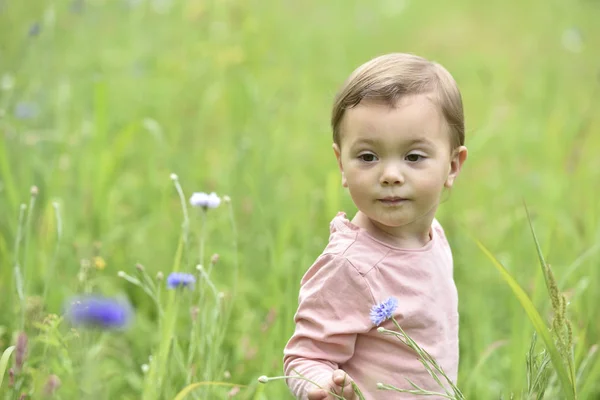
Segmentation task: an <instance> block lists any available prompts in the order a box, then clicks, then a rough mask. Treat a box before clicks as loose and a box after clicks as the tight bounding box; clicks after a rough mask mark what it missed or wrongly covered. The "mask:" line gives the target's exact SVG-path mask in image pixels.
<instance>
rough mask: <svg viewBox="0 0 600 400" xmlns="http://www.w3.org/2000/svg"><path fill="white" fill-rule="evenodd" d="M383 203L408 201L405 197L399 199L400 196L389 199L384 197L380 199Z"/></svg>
mask: <svg viewBox="0 0 600 400" xmlns="http://www.w3.org/2000/svg"><path fill="white" fill-rule="evenodd" d="M379 200H381V201H392V202H393V201H402V200H406V199H405V198H404V197H399V196H388V197H384V198H383V199H379Z"/></svg>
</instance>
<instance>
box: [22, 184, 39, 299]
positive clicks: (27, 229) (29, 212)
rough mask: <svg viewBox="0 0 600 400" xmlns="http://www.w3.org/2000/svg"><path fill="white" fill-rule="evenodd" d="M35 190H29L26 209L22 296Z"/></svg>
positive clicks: (25, 292) (25, 287)
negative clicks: (29, 194)
mask: <svg viewBox="0 0 600 400" xmlns="http://www.w3.org/2000/svg"><path fill="white" fill-rule="evenodd" d="M37 190H38V189H37V188H36V187H35V186H34V187H32V188H31V196H30V197H29V208H28V209H27V219H26V222H25V240H24V243H25V248H24V249H23V270H22V273H23V278H24V279H25V281H24V282H23V292H24V295H26V294H27V270H28V268H27V264H28V262H27V260H28V258H29V242H30V241H31V239H30V237H31V220H32V219H33V209H34V207H35V199H36V197H37Z"/></svg>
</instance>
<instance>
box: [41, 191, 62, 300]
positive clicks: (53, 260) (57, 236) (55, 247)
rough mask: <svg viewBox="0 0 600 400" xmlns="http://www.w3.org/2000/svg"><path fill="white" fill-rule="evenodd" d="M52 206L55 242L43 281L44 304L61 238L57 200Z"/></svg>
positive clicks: (60, 219) (60, 222) (60, 220)
mask: <svg viewBox="0 0 600 400" xmlns="http://www.w3.org/2000/svg"><path fill="white" fill-rule="evenodd" d="M52 208H54V215H55V216H56V244H55V246H54V254H53V255H52V259H51V260H50V268H49V269H48V276H47V277H46V282H44V295H43V299H44V304H46V298H47V296H48V288H49V287H50V284H49V283H50V279H51V278H53V277H54V270H55V269H56V260H57V259H58V250H59V248H60V243H61V239H62V218H61V215H60V206H59V204H58V203H57V202H54V203H52Z"/></svg>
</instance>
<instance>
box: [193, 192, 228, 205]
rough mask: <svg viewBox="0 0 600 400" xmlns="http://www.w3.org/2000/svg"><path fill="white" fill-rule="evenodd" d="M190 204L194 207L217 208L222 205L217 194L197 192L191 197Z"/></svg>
mask: <svg viewBox="0 0 600 400" xmlns="http://www.w3.org/2000/svg"><path fill="white" fill-rule="evenodd" d="M190 204H191V205H192V206H194V207H205V208H217V207H219V205H220V204H221V198H220V197H219V196H217V194H216V193H215V192H212V193H211V194H206V193H204V192H196V193H194V194H193V195H192V197H190Z"/></svg>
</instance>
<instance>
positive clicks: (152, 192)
mask: <svg viewBox="0 0 600 400" xmlns="http://www.w3.org/2000/svg"><path fill="white" fill-rule="evenodd" d="M599 20H600V2H598V1H593V0H579V1H576V0H569V1H567V0H553V1H539V0H531V1H526V2H520V1H495V0H494V1H487V2H482V1H473V0H459V1H453V2H441V1H414V0H413V1H401V0H395V1H392V0H385V1H341V0H331V1H325V2H323V1H313V0H303V1H287V0H282V1H258V0H249V1H234V0H204V1H199V0H198V1H195V0H179V1H174V0H129V1H117V0H113V1H102V0H96V1H91V0H90V1H66V0H65V1H61V0H56V1H41V0H27V1H16V0H0V79H1V82H0V210H1V212H0V305H1V306H2V310H3V312H2V313H1V314H0V351H1V350H2V349H4V348H5V347H6V346H8V345H9V344H11V343H12V336H11V335H12V334H13V332H14V331H15V330H16V329H17V326H16V322H15V321H16V320H17V315H18V304H17V303H18V302H17V300H16V299H17V298H16V291H15V288H14V277H13V268H12V266H13V263H14V260H15V254H14V251H13V246H14V241H15V237H16V233H17V221H18V215H19V207H20V204H21V203H25V204H28V203H29V201H30V195H29V192H30V188H31V186H33V185H35V186H37V187H38V189H39V195H38V197H37V199H36V206H35V209H34V213H33V215H32V227H33V228H32V234H31V238H30V242H31V243H30V245H28V246H27V248H26V249H25V250H24V252H25V254H24V255H22V257H26V265H25V281H26V285H27V288H28V294H29V295H30V296H35V294H36V293H38V294H39V293H41V291H42V289H43V287H44V285H45V284H47V285H49V286H50V288H51V289H50V294H49V297H48V299H47V302H46V303H45V304H42V305H40V306H39V307H41V308H42V312H43V313H60V307H61V305H62V302H63V301H64V298H65V297H66V296H69V295H71V294H73V293H74V292H76V290H77V289H76V288H77V286H78V283H77V282H78V281H77V279H78V277H77V275H78V272H79V270H80V266H81V264H82V260H93V257H96V256H100V257H102V258H103V259H104V260H105V261H106V267H105V268H104V269H103V270H101V271H97V274H96V276H95V284H96V287H97V288H98V290H100V291H102V292H104V293H107V294H115V293H126V294H127V296H128V297H129V298H130V300H131V301H132V302H133V303H134V305H135V307H136V309H137V311H138V315H137V318H136V324H135V326H134V327H133V329H132V331H131V332H129V333H128V334H127V336H126V338H125V339H124V341H125V342H124V343H126V347H127V348H128V349H129V350H128V351H126V352H123V353H121V354H122V355H121V357H122V358H126V359H127V361H123V362H121V363H118V365H117V366H116V367H114V368H121V369H122V370H123V371H127V373H130V374H134V375H136V376H140V377H141V376H142V371H141V370H139V366H140V365H141V364H143V363H144V362H145V360H147V357H148V353H149V351H151V346H152V345H153V342H152V339H151V338H152V333H153V332H154V329H155V328H154V326H155V324H156V322H155V321H156V316H155V315H154V314H153V312H152V311H151V304H150V302H149V300H148V299H147V297H145V295H144V293H142V292H141V291H140V290H137V288H134V287H132V286H131V285H128V284H127V283H126V282H124V281H123V280H122V279H119V278H118V277H117V272H118V271H119V270H130V269H131V268H132V267H133V265H134V264H135V263H138V262H139V263H142V264H143V265H144V266H145V267H146V269H147V270H148V271H150V273H151V275H154V274H156V273H157V272H158V271H163V272H164V273H165V274H166V273H168V272H169V271H170V268H171V265H172V262H173V254H174V252H175V250H176V247H177V243H178V240H179V236H180V232H181V221H182V210H181V206H180V201H179V198H178V197H177V193H176V191H175V189H174V188H173V184H172V182H171V180H170V179H169V175H170V174H171V173H176V174H177V175H178V176H179V180H180V182H181V184H182V186H183V190H184V192H185V194H186V196H187V197H189V196H190V195H191V194H192V192H194V191H205V192H211V191H215V192H217V193H218V194H219V195H229V196H230V197H231V199H232V203H231V204H232V207H233V210H234V212H235V219H236V223H237V229H238V235H237V240H238V241H239V252H238V254H239V260H240V268H241V269H240V274H239V280H238V281H239V286H238V288H237V291H236V293H233V294H234V297H233V299H234V300H233V301H234V303H233V314H232V320H231V323H230V324H229V326H228V328H227V334H226V338H225V341H224V345H223V348H222V354H223V356H224V359H225V360H226V361H225V362H226V369H227V370H228V371H229V372H230V374H231V378H229V379H230V381H232V382H236V383H241V384H250V385H252V387H251V388H250V389H249V390H247V391H242V392H241V393H240V395H238V396H239V397H242V396H244V395H245V396H246V397H248V396H250V395H252V396H254V398H268V399H283V398H289V395H288V394H287V389H286V387H285V385H284V384H283V383H282V382H281V381H278V382H274V383H270V384H269V385H267V386H264V387H260V388H259V389H256V390H258V391H256V390H255V388H256V385H255V384H254V382H255V380H256V377H257V376H259V375H262V374H265V375H279V374H280V373H281V369H282V351H283V347H284V345H285V343H286V342H287V340H288V338H289V336H290V335H291V333H292V332H293V315H294V312H295V307H296V305H297V294H298V288H299V282H300V278H301V277H302V275H303V273H304V272H305V270H306V269H307V268H308V267H309V266H310V264H311V263H312V262H313V260H314V259H315V257H317V256H318V254H319V253H320V251H321V250H322V249H323V247H324V246H325V244H326V241H327V238H328V234H329V231H328V223H329V221H330V220H331V219H332V218H333V217H334V215H335V213H336V212H337V211H338V210H343V211H346V212H347V213H348V214H349V215H353V214H354V212H355V208H354V207H353V205H352V203H351V201H350V198H349V196H348V195H347V194H346V193H345V192H344V190H343V188H342V187H341V185H340V178H339V175H338V171H337V167H336V163H335V159H334V156H333V152H332V150H331V131H330V127H329V115H330V109H331V104H332V100H333V96H334V95H335V92H336V91H337V89H338V88H339V86H340V85H341V84H342V82H343V81H344V80H345V79H346V77H347V75H348V74H349V73H350V72H351V71H352V70H353V69H354V68H356V67H357V66H358V65H360V64H361V63H363V62H365V61H367V60H368V59H370V58H372V57H374V56H377V55H380V54H383V53H387V52H397V51H401V52H411V53H416V54H419V55H422V56H424V57H427V58H429V59H432V60H435V61H438V62H440V63H442V64H443V65H444V66H445V67H446V68H447V69H448V70H449V71H450V72H451V73H452V74H453V75H454V77H455V78H456V80H457V81H458V83H459V86H460V87H461V90H462V92H463V97H464V103H465V113H466V126H467V135H466V137H467V146H468V148H469V159H468V160H467V163H466V164H465V167H464V170H463V173H462V175H461V176H460V178H459V181H458V184H457V185H456V186H455V189H453V191H452V193H451V195H450V196H449V197H448V199H447V200H446V201H445V202H444V204H443V205H442V206H441V208H440V212H439V216H438V217H439V219H440V221H441V222H442V224H443V225H444V227H445V229H446V233H447V235H448V236H449V239H450V242H451V244H452V245H453V250H454V256H455V270H456V281H457V285H458V288H459V295H460V314H461V326H460V334H461V360H460V377H459V386H462V388H463V390H464V391H465V394H466V395H467V397H469V398H474V399H491V398H500V396H502V395H503V396H505V398H509V397H508V396H509V394H510V393H511V392H512V393H515V394H516V395H517V398H519V397H518V395H519V393H521V390H522V389H523V388H524V387H525V386H526V373H525V368H526V365H525V353H526V352H527V349H528V347H529V344H530V340H531V335H532V333H533V328H532V327H531V324H530V323H529V321H528V319H527V317H526V315H525V313H524V312H523V311H522V308H521V306H520V305H519V303H518V302H517V301H516V300H515V299H514V297H513V295H512V293H511V292H510V289H509V288H508V287H507V286H506V285H505V283H504V282H503V281H502V279H501V277H500V276H499V274H498V273H497V271H496V270H494V268H493V267H492V265H491V263H490V262H489V261H488V260H487V259H486V258H485V256H484V255H483V254H482V253H481V251H480V250H479V249H478V248H477V247H476V246H475V244H474V242H473V240H472V239H471V238H470V237H469V234H472V235H474V236H475V237H477V238H478V239H479V240H481V241H482V242H483V243H484V244H485V245H486V246H488V247H489V248H490V249H491V250H492V251H493V252H494V254H495V255H497V256H498V258H499V259H500V260H501V261H502V262H503V263H504V265H505V266H506V267H507V268H508V269H509V270H510V272H511V273H512V274H514V275H515V277H516V278H517V279H518V281H519V282H520V283H521V284H522V285H523V286H524V287H525V288H526V289H527V290H528V293H529V294H530V296H532V298H533V299H534V300H535V302H536V305H537V306H538V308H539V309H540V311H541V312H542V315H544V316H548V317H549V315H548V310H549V301H548V299H547V295H546V292H545V290H546V289H545V287H544V285H543V278H542V275H541V272H540V268H539V266H538V264H537V258H536V257H537V256H536V252H535V247H534V245H533V241H532V238H531V233H530V231H529V228H528V225H527V220H526V214H525V212H524V208H523V201H525V202H526V203H527V205H528V206H529V208H530V210H531V212H532V214H533V221H534V225H535V227H536V230H537V233H538V236H539V238H540V242H541V244H542V247H543V248H544V253H545V256H546V258H547V260H548V262H549V263H551V264H552V266H553V268H554V271H555V274H556V276H557V278H558V280H559V284H560V289H561V290H563V291H566V292H567V294H568V296H569V300H570V304H569V307H568V313H569V317H570V318H571V320H572V322H573V325H574V328H575V345H576V363H577V365H579V364H580V363H581V360H582V359H583V358H584V357H585V356H586V355H587V354H589V352H590V351H593V349H594V348H592V346H593V345H594V344H596V343H597V342H598V339H599V334H600V322H599V321H600V318H598V316H599V313H598V311H597V307H598V302H599V300H600V294H599V292H598V291H597V290H596V288H597V285H598V282H599V281H600V268H599V267H600V255H599V254H600V253H599V250H600V196H598V185H599V184H600V157H598V153H599V151H600V136H599V135H598V131H599V129H600V117H599V114H598V110H600V87H599V80H600V58H599V56H598V49H600V25H599V24H598V21H599ZM52 202H57V203H58V204H59V205H60V208H61V210H62V223H63V232H64V236H63V238H62V241H61V245H60V248H59V253H58V254H59V255H58V262H57V273H56V274H53V275H51V276H50V275H49V274H48V268H49V264H50V259H51V255H52V251H53V249H54V246H55V244H56V224H57V220H56V217H55V216H54V213H53V210H52ZM190 211H193V210H190ZM191 215H192V216H193V226H192V234H193V236H194V238H193V241H194V242H195V241H196V240H197V235H198V226H199V219H198V213H192V214H191ZM207 232H208V240H207V243H206V249H207V252H208V254H211V253H219V254H220V255H221V261H220V264H219V265H218V266H217V267H216V268H215V271H214V275H213V277H214V279H215V284H216V285H217V287H218V288H219V289H220V290H222V291H223V292H225V293H229V292H230V291H231V288H232V281H233V280H234V274H233V268H232V265H233V259H234V250H233V249H232V245H231V243H232V240H234V239H235V238H234V237H233V235H232V232H231V228H230V225H229V215H228V213H227V212H226V210H225V208H223V207H220V208H218V209H215V210H211V213H210V214H209V219H208V225H207ZM188 263H189V264H190V265H195V263H198V260H197V259H194V257H193V256H191V257H190V259H189V260H188ZM596 360H597V358H596V357H592V358H591V362H590V363H589V365H588V367H587V368H586V370H585V374H584V378H585V379H582V381H581V387H580V398H584V399H586V398H597V397H595V396H600V394H599V393H600V385H599V384H598V383H597V381H598V377H599V376H600V363H599V362H597V361H596ZM199 362H200V363H201V360H200V361H199ZM112 372H113V374H116V375H118V372H117V373H115V371H112ZM219 379H221V378H220V377H219ZM133 381H135V380H132V381H128V382H127V383H122V384H119V385H115V386H113V389H114V390H115V392H112V396H116V395H119V394H120V395H121V396H122V398H128V397H127V396H130V397H129V398H136V395H135V393H136V390H138V388H137V387H136V385H135V384H134V383H131V382H133ZM117 390H118V392H117ZM250 393H251V394H250ZM261 396H262V397H261ZM110 398H115V397H110Z"/></svg>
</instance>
